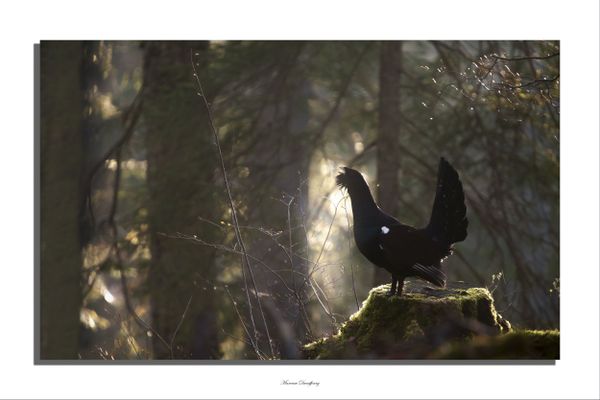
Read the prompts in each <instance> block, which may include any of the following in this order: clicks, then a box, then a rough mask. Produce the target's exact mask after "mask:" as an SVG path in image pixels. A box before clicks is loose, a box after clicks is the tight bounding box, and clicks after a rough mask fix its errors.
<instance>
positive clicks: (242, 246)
mask: <svg viewBox="0 0 600 400" xmlns="http://www.w3.org/2000/svg"><path fill="white" fill-rule="evenodd" d="M190 62H191V64H192V69H193V71H194V78H195V80H196V84H197V85H198V94H199V95H200V97H201V98H202V101H203V103H204V106H205V108H206V111H207V114H208V122H209V125H210V129H211V131H212V134H213V137H214V139H215V145H216V146H217V150H218V155H219V161H220V167H221V172H222V174H223V181H224V182H225V189H226V191H227V198H228V200H229V207H230V209H231V219H232V222H233V225H234V231H235V236H236V239H237V243H238V245H239V246H240V249H241V250H242V257H243V260H244V261H245V263H246V267H247V268H248V273H249V275H250V279H251V282H252V286H253V287H254V291H255V293H256V302H257V304H258V309H259V311H260V314H261V317H262V320H263V323H264V326H265V333H266V335H267V340H268V341H269V349H270V351H271V356H272V357H275V350H274V349H273V341H272V340H271V335H270V334H269V327H268V324H267V319H266V317H265V314H264V312H263V309H262V302H261V300H260V297H259V296H258V289H257V285H256V281H255V279H254V273H253V272H252V265H251V264H250V258H249V257H248V252H247V251H246V245H245V244H244V240H243V238H242V234H241V232H240V227H239V225H240V224H239V222H238V217H237V210H236V207H235V204H234V201H233V196H232V194H231V188H230V186H229V179H228V178H227V170H226V169H225V160H224V158H223V152H222V151H221V145H220V141H219V134H218V133H217V128H216V127H215V124H214V118H213V115H212V109H211V107H210V104H209V103H208V100H207V99H206V96H205V95H204V90H203V88H202V83H201V82H200V77H199V76H198V72H197V71H196V66H195V64H194V55H193V52H190ZM243 269H244V263H242V271H243ZM244 284H245V285H247V283H246V281H245V280H244ZM246 296H247V300H248V307H249V309H250V310H251V301H250V294H249V291H248V290H247V289H246ZM250 316H251V320H252V326H253V328H254V333H255V340H256V341H257V342H258V330H257V329H256V323H255V321H254V315H253V314H252V312H251V313H250Z"/></svg>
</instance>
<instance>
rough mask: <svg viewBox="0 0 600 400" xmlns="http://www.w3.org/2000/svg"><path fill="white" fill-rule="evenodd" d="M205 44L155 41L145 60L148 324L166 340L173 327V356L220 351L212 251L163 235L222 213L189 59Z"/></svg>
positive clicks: (164, 353)
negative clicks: (149, 246) (149, 306)
mask: <svg viewBox="0 0 600 400" xmlns="http://www.w3.org/2000/svg"><path fill="white" fill-rule="evenodd" d="M206 49H207V43H197V42H152V43H148V44H147V45H146V55H145V63H144V64H145V67H144V68H145V70H144V81H145V85H144V111H143V113H144V114H143V118H144V122H145V124H146V150H147V160H148V169H147V182H148V189H149V194H150V201H149V222H150V230H151V253H152V262H151V267H150V268H151V269H150V274H149V286H150V295H151V302H152V307H153V312H152V313H153V322H152V324H153V327H154V328H155V329H156V330H157V331H158V332H159V333H160V335H162V337H163V338H164V339H165V340H166V341H168V342H170V341H171V340H172V338H173V336H174V335H175V333H176V332H177V335H176V338H175V340H174V346H173V348H172V350H173V355H172V356H173V357H174V358H194V359H208V358H218V357H219V356H220V355H219V348H218V343H219V342H218V337H217V314H218V311H217V310H216V304H217V302H216V299H215V292H214V290H213V283H212V280H213V277H214V272H213V258H214V251H213V250H212V249H208V248H206V247H201V246H197V245H194V244H192V243H190V242H189V241H186V240H183V239H173V238H169V237H166V236H164V235H163V234H166V235H174V234H176V233H178V232H181V233H186V234H196V233H198V234H201V233H200V232H199V230H200V229H201V226H200V225H199V221H198V217H199V216H202V217H205V218H211V217H212V216H214V215H219V214H217V213H216V209H217V208H216V205H215V203H216V196H215V190H214V185H213V176H214V168H215V166H216V165H217V163H216V161H215V151H216V150H215V147H214V144H213V143H212V135H211V133H210V131H209V125H208V118H207V112H206V110H205V109H204V108H203V105H202V102H201V100H200V98H199V97H198V96H197V94H196V93H197V89H196V88H195V86H194V80H193V76H192V74H193V72H192V65H191V63H190V56H191V54H192V53H191V52H192V50H193V51H194V53H196V52H198V51H200V52H202V51H204V50H206ZM200 69H201V68H200ZM202 235H203V239H207V240H210V238H207V237H206V236H204V233H202ZM190 298H191V302H190V306H189V309H188V311H187V313H185V315H184V311H185V309H186V306H187V304H188V301H190ZM180 321H181V326H180V328H179V330H177V327H178V326H179V324H180ZM153 343H154V346H153V347H154V357H155V358H158V359H160V358H169V357H171V354H170V353H171V349H169V348H167V346H165V345H164V344H163V343H162V342H161V341H160V340H158V338H156V337H154V338H153Z"/></svg>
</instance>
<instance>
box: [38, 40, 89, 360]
mask: <svg viewBox="0 0 600 400" xmlns="http://www.w3.org/2000/svg"><path fill="white" fill-rule="evenodd" d="M40 53H41V57H40V58H41V69H40V70H41V96H40V97H41V110H40V111H41V139H40V140H41V143H40V144H41V163H40V165H41V189H40V197H41V267H40V270H41V271H40V280H41V284H40V287H41V308H40V310H41V326H40V328H41V335H40V337H41V354H40V356H41V358H42V359H77V352H78V345H79V343H78V342H79V312H80V307H81V287H80V278H81V265H82V264H81V263H82V260H81V243H80V237H79V208H80V204H81V188H80V178H81V176H80V173H81V170H82V165H83V163H82V148H83V145H82V133H81V120H82V116H83V92H82V87H81V68H82V44H81V43H80V42H43V43H42V44H41V46H40Z"/></svg>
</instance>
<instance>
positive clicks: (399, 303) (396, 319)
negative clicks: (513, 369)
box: [304, 283, 510, 359]
mask: <svg viewBox="0 0 600 400" xmlns="http://www.w3.org/2000/svg"><path fill="white" fill-rule="evenodd" d="M388 290H389V285H383V286H379V287H376V288H374V289H372V290H371V292H370V293H369V296H368V297H367V299H366V300H365V301H364V303H363V305H362V307H361V308H360V310H359V311H358V312H357V313H355V314H353V315H352V316H350V318H349V319H348V321H346V323H344V324H343V325H342V327H341V328H340V330H339V332H338V333H337V334H336V335H333V336H331V337H328V338H323V339H319V340H317V341H316V342H313V343H310V344H308V345H306V346H305V347H304V354H305V356H306V357H307V358H319V359H329V358H333V359H348V358H385V357H391V358H411V357H417V358H421V357H423V356H424V355H425V354H428V352H430V351H431V349H432V348H435V347H437V345H438V344H439V343H443V342H446V341H448V340H456V339H464V338H469V337H471V336H473V335H476V334H482V333H483V334H486V335H490V334H497V333H501V332H505V331H507V330H510V324H508V323H507V322H504V320H503V318H502V317H501V316H500V315H499V314H498V313H497V312H496V310H495V308H494V300H493V298H492V296H491V294H490V292H489V291H488V290H487V289H484V288H448V289H432V288H429V287H427V286H424V285H419V284H415V283H409V284H407V287H406V289H405V293H404V294H403V295H402V296H401V297H398V296H392V297H388V296H386V292H387V291H388Z"/></svg>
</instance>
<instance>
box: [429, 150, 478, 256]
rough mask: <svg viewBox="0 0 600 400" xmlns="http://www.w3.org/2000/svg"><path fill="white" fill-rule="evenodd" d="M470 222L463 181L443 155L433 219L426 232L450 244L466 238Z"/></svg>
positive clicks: (436, 239)
mask: <svg viewBox="0 0 600 400" xmlns="http://www.w3.org/2000/svg"><path fill="white" fill-rule="evenodd" d="M468 224H469V221H468V220H467V208H466V206H465V195H464V192H463V187H462V183H461V181H460V179H459V177H458V173H457V172H456V170H455V169H454V168H453V167H452V166H451V165H450V163H448V161H446V160H445V159H444V158H443V157H442V158H441V159H440V164H439V167H438V178H437V188H436V193H435V200H434V202H433V210H432V211H431V219H430V220H429V225H427V227H426V228H425V232H426V233H427V235H428V236H429V237H430V238H431V239H432V240H433V241H434V242H437V243H440V244H442V245H447V246H449V245H451V244H452V243H456V242H461V241H463V240H465V238H466V237H467V226H468Z"/></svg>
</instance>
